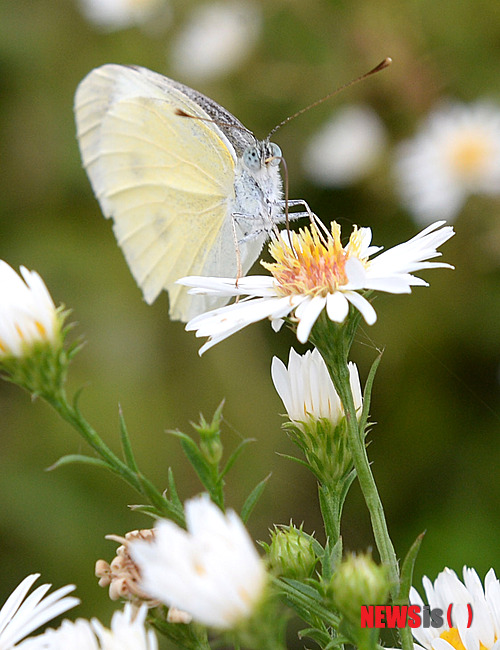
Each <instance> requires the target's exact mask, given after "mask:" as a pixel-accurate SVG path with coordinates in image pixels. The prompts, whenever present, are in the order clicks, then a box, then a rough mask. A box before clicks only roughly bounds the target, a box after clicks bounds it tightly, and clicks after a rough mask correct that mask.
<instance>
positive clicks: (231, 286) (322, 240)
mask: <svg viewBox="0 0 500 650" xmlns="http://www.w3.org/2000/svg"><path fill="white" fill-rule="evenodd" d="M322 227H323V228H324V226H322ZM453 234H454V232H453V229H452V228H451V227H450V226H444V221H438V222H436V223H434V224H432V225H430V226H428V227H427V228H426V229H425V230H423V231H422V232H421V233H419V234H418V235H416V236H415V237H413V238H412V239H410V240H409V241H407V242H404V243H402V244H398V245H397V246H394V247H393V248H390V249H389V250H387V251H385V252H384V253H381V254H380V255H378V256H377V257H375V258H374V259H373V260H371V259H369V258H370V256H371V255H373V254H375V253H377V252H379V251H380V250H381V247H379V246H372V245H371V239H372V232H371V229H370V228H359V229H358V228H357V227H355V228H354V230H353V232H352V234H351V237H350V239H349V243H348V244H347V246H345V247H343V246H342V244H341V241H340V226H339V225H338V224H337V223H335V222H333V223H332V225H331V233H330V232H328V231H326V229H325V233H323V232H320V231H319V230H318V227H317V226H316V225H315V224H312V225H311V228H310V229H307V228H306V229H304V230H301V231H300V232H299V233H292V234H291V237H292V244H291V245H290V241H289V237H288V233H287V232H286V231H282V233H281V236H280V237H279V238H277V239H275V240H274V241H272V242H271V244H270V246H269V250H270V252H271V255H272V256H273V257H274V259H275V260H276V262H275V263H272V264H268V263H265V262H262V264H263V266H264V267H265V268H267V269H268V270H269V271H270V272H271V273H272V277H270V276H260V275H257V276H248V277H244V278H240V279H239V280H238V282H237V283H236V282H235V280H234V278H209V277H200V276H191V277H187V278H182V279H180V280H178V282H179V284H183V285H185V286H188V287H192V289H191V293H193V294H196V293H200V294H208V295H212V296H218V297H225V298H229V297H231V296H246V297H247V299H245V300H240V302H236V303H234V304H231V305H227V306H226V307H222V308H220V309H214V310H212V311H209V312H206V313H204V314H200V315H199V316H196V317H195V318H193V319H192V320H190V321H189V322H188V323H187V325H186V329H187V330H196V336H208V337H209V340H208V341H207V342H206V343H205V344H204V345H203V346H202V347H201V349H200V354H203V352H204V351H205V350H208V348H210V347H212V346H213V345H215V344H216V343H219V342H220V341H223V340H224V339H226V338H227V337H228V336H230V335H231V334H234V333H235V332H238V331H239V330H241V329H243V328H244V327H246V326H247V325H250V324H251V323H255V322H257V321H259V320H262V319H264V318H269V319H270V320H271V321H273V326H274V327H275V328H278V327H279V326H280V325H281V323H282V319H283V318H285V317H286V316H289V315H290V314H292V313H293V315H292V318H293V320H295V321H296V322H297V323H298V325H297V339H298V340H299V341H300V342H301V343H305V341H307V339H308V338H309V334H310V333H311V329H312V327H313V325H314V323H315V322H316V320H317V318H318V316H319V315H320V313H321V312H322V311H323V309H325V308H326V313H327V315H328V317H329V318H330V320H332V321H334V322H337V323H342V322H343V321H344V320H345V319H346V317H347V314H348V312H349V305H350V304H351V305H353V307H355V308H356V309H358V310H359V311H360V312H361V315H362V316H363V318H364V319H365V321H366V323H368V325H372V324H373V323H374V322H375V321H376V319H377V314H376V312H375V310H374V309H373V307H372V305H371V304H370V303H369V302H368V300H367V299H366V298H365V297H364V296H363V295H361V293H359V292H360V291H363V290H377V291H386V292H388V293H410V291H411V287H412V286H428V285H427V282H425V281H424V280H422V279H421V278H417V277H415V276H413V275H411V273H412V272H414V271H419V270H422V269H430V268H453V267H452V266H450V265H449V264H445V263H444V262H429V261H428V260H430V259H432V258H434V257H438V256H440V255H441V253H439V252H438V251H437V248H438V247H439V246H441V244H443V243H444V242H445V241H447V240H448V239H450V237H452V236H453Z"/></svg>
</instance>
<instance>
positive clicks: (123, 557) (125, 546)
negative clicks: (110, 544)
mask: <svg viewBox="0 0 500 650" xmlns="http://www.w3.org/2000/svg"><path fill="white" fill-rule="evenodd" d="M154 538H155V535H154V530H152V529H150V528H147V529H145V530H132V531H130V532H128V533H126V535H125V537H118V536H117V535H106V539H111V540H114V541H117V542H121V545H120V546H119V547H118V548H117V549H116V557H114V558H113V560H112V561H111V564H108V563H107V562H106V561H105V560H97V562H96V565H95V574H96V576H97V577H98V578H99V586H100V587H109V597H110V598H111V600H118V599H119V598H126V599H127V600H130V601H133V602H134V603H135V604H137V603H141V602H142V603H145V604H146V605H147V606H148V607H156V606H157V605H158V604H159V602H158V601H157V600H153V599H152V598H150V597H149V596H148V594H145V593H144V592H143V591H142V589H141V588H140V587H139V582H140V575H139V570H138V568H137V566H136V564H135V562H134V561H133V560H132V558H131V557H130V553H129V544H130V542H131V541H133V540H136V539H142V540H144V541H147V542H152V541H153V540H154Z"/></svg>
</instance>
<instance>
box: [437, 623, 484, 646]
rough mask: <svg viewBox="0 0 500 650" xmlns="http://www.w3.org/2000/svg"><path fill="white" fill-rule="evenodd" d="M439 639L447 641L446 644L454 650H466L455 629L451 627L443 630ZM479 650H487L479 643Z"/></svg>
mask: <svg viewBox="0 0 500 650" xmlns="http://www.w3.org/2000/svg"><path fill="white" fill-rule="evenodd" d="M439 638H440V639H444V640H445V641H448V643H449V644H450V645H451V646H453V647H454V648H455V650H466V648H465V646H464V644H463V643H462V639H461V638H460V635H459V633H458V630H457V628H456V627H451V628H450V629H449V630H445V631H444V632H442V633H441V634H440V635H439ZM479 650H488V649H487V648H486V646H485V645H483V644H482V643H481V642H479Z"/></svg>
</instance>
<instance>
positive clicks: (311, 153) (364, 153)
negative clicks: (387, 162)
mask: <svg viewBox="0 0 500 650" xmlns="http://www.w3.org/2000/svg"><path fill="white" fill-rule="evenodd" d="M386 140H387V137H386V132H385V128H384V125H383V123H382V121H381V119H380V118H379V116H378V115H377V113H375V111H374V110H373V109H372V108H370V107H369V106H362V105H359V106H355V105H353V106H346V107H345V108H343V109H340V110H339V111H337V112H336V113H335V114H334V115H333V117H332V118H331V119H330V120H328V121H327V122H325V124H323V126H322V127H321V128H320V130H319V131H317V132H316V133H315V134H314V135H313V136H312V138H311V139H310V141H309V143H308V145H307V147H306V149H305V153H304V160H303V165H304V169H305V170H306V172H307V175H308V176H309V178H310V179H311V180H312V181H314V182H315V183H317V184H318V185H325V186H332V187H342V186H344V185H349V184H351V183H355V182H356V181H358V180H359V179H360V178H362V177H363V176H365V175H366V174H368V173H369V172H370V171H371V170H372V168H373V167H374V165H375V163H376V162H377V160H378V159H379V158H380V156H381V154H382V151H383V149H384V147H385V144H386Z"/></svg>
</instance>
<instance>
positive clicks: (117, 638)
mask: <svg viewBox="0 0 500 650" xmlns="http://www.w3.org/2000/svg"><path fill="white" fill-rule="evenodd" d="M146 543H147V542H146ZM147 612H148V608H147V607H146V606H145V605H143V606H142V607H140V609H136V608H135V607H134V606H133V605H131V604H130V603H127V604H126V605H125V607H124V609H123V611H118V612H115V613H114V614H113V618H112V619H111V629H110V630H108V629H107V628H105V627H103V626H102V625H101V623H100V622H99V621H98V620H96V619H92V627H93V628H94V631H95V633H96V635H97V638H98V639H99V647H100V648H101V649H102V650H157V648H158V641H157V639H156V636H155V633H154V632H153V630H146V628H145V627H144V621H145V620H146V614H147ZM61 650H62V649H61Z"/></svg>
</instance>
